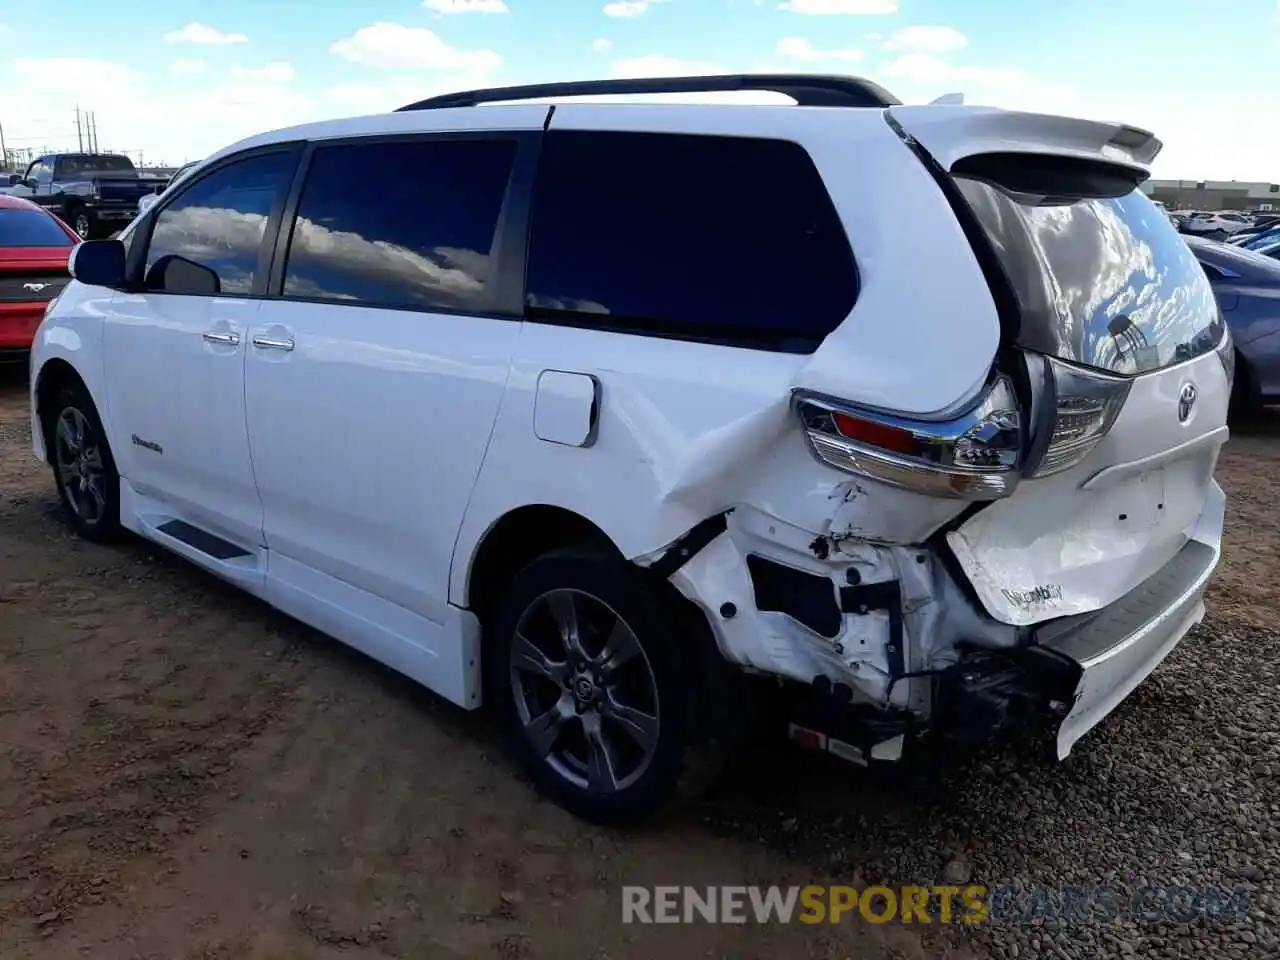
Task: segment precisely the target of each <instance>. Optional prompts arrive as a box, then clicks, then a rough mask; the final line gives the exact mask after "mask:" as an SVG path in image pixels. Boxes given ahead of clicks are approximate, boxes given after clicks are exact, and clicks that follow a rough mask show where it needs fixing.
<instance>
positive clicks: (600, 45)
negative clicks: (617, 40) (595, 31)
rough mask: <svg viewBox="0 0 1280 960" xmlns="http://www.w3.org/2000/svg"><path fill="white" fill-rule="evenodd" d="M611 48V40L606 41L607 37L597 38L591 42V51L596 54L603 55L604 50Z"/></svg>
mask: <svg viewBox="0 0 1280 960" xmlns="http://www.w3.org/2000/svg"><path fill="white" fill-rule="evenodd" d="M612 46H613V41H612V40H610V39H608V38H607V37H599V38H597V39H596V40H595V41H593V42H592V44H591V49H592V50H594V51H595V52H596V53H604V52H605V51H606V50H608V49H609V48H610V47H612Z"/></svg>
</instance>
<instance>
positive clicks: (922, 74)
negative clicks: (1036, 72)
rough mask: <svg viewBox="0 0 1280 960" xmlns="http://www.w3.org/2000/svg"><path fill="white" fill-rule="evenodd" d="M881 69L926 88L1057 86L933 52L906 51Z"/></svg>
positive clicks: (1044, 88)
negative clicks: (976, 65) (939, 86)
mask: <svg viewBox="0 0 1280 960" xmlns="http://www.w3.org/2000/svg"><path fill="white" fill-rule="evenodd" d="M877 72H878V73H880V74H881V75H883V76H886V77H893V78H895V79H899V80H905V81H906V82H907V83H910V84H914V85H917V86H922V87H934V86H938V85H940V84H941V85H945V84H952V85H954V84H957V83H960V84H964V83H968V84H972V85H975V86H978V87H985V88H993V89H1001V90H1009V89H1018V88H1023V89H1025V88H1030V87H1038V88H1040V92H1045V91H1049V90H1052V89H1055V87H1054V85H1047V84H1040V83H1037V81H1035V80H1034V79H1033V78H1032V77H1031V76H1029V75H1028V74H1027V73H1026V72H1025V71H1023V70H1017V69H1014V68H1012V67H974V66H969V65H966V64H952V63H948V62H947V61H946V60H943V59H942V58H941V57H937V56H934V55H933V54H931V53H904V54H902V56H900V57H897V58H896V59H894V60H890V61H889V62H888V63H886V64H884V65H883V66H881V67H880V68H879V70H878V71H877ZM1056 89H1057V90H1059V91H1060V92H1065V91H1066V90H1068V89H1069V88H1068V87H1065V86H1061V85H1059V86H1057V87H1056Z"/></svg>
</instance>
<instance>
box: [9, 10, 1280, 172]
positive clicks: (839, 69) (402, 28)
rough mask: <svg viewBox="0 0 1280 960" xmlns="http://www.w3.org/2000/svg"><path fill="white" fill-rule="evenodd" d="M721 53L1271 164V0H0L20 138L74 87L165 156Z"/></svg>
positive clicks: (55, 120) (63, 107) (105, 143)
mask: <svg viewBox="0 0 1280 960" xmlns="http://www.w3.org/2000/svg"><path fill="white" fill-rule="evenodd" d="M69 38H71V39H69ZM72 40H74V42H72ZM720 70H731V71H760V70H788V71H814V72H824V73H855V74H861V75H866V76H870V77H872V78H874V79H876V80H878V81H880V82H881V83H883V84H884V85H885V86H887V87H888V88H889V89H890V90H892V91H893V92H894V93H896V94H897V95H898V96H899V97H901V98H902V99H904V100H907V101H909V102H913V101H921V100H928V99H931V98H933V97H935V96H938V95H939V94H942V93H951V92H963V93H964V94H965V95H966V99H967V100H968V102H971V103H988V104H995V105H997V106H1007V107H1010V108H1016V109H1031V110H1043V111H1046V112H1055V113H1068V114H1075V115H1080V116H1089V117H1096V118H1099V119H1114V120H1123V121H1126V122H1129V123H1135V124H1138V125H1140V126H1145V127H1148V128H1150V129H1152V130H1154V131H1156V133H1157V134H1158V135H1159V136H1160V137H1161V138H1162V139H1163V140H1164V141H1165V144H1166V148H1165V151H1164V153H1163V154H1162V155H1161V157H1159V158H1158V159H1157V161H1156V166H1155V174H1156V175H1157V176H1161V177H1184V178H1194V179H1203V178H1211V179H1241V180H1246V179H1248V180H1272V181H1275V180H1280V125H1277V124H1276V123H1275V119H1274V118H1275V116H1276V112H1277V111H1276V108H1277V105H1278V102H1280V0H1163V2H1157V0H1035V2H1033V0H966V2H964V3H961V2H960V0H649V2H645V0H610V2H606V0H364V2H362V3H360V4H351V5H348V4H340V3H338V2H336V0H331V2H329V3H324V2H320V0H313V2H309V3H303V2H301V0H275V2H266V3H264V2H255V3H250V2H248V0H220V2H218V3H213V2H205V0H129V2H128V3H127V4H104V3H102V2H101V0H59V2H57V3H55V4H51V5H48V6H38V7H33V6H31V5H29V4H24V5H19V4H16V3H12V2H0V124H2V125H3V129H4V133H5V138H6V141H7V144H8V146H9V147H10V148H13V147H28V148H34V149H39V148H41V147H45V146H48V147H50V148H54V149H57V148H63V149H66V148H68V147H73V146H74V145H75V143H76V126H75V108H76V106H77V104H78V105H79V106H80V107H82V108H84V109H87V110H92V111H94V114H95V116H96V121H97V129H98V137H99V141H100V145H101V147H102V148H103V149H123V150H128V151H130V152H131V153H133V154H134V155H135V158H136V156H137V154H138V153H139V152H141V153H142V155H143V157H144V158H145V159H146V160H147V161H151V160H157V161H164V162H168V163H178V162H182V161H184V160H187V159H195V158H197V157H200V156H203V155H204V154H206V153H208V152H210V151H212V150H214V149H217V148H218V147H220V146H223V145H225V144H227V143H230V142H232V141H234V140H236V139H239V138H240V137H242V136H247V135H249V134H251V133H255V132H258V131H261V130H264V129H270V128H272V127H278V126H285V125H288V124H292V123H298V122H303V121H307V120H312V119H317V118H322V117H331V116H343V115H351V114H356V113H368V112H376V111H381V110H386V109H390V108H392V107H395V106H398V105H400V104H401V103H404V102H406V101H408V100H412V99H416V98H418V97H421V96H426V95H429V94H431V93H435V92H442V91H446V90H451V89H462V88H466V87H468V86H478V85H494V84H500V83H520V82H534V81H543V80H556V79H579V78H590V77H610V76H645V75H661V74H680V73H707V72H718V71H720Z"/></svg>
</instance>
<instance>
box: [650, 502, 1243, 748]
mask: <svg viewBox="0 0 1280 960" xmlns="http://www.w3.org/2000/svg"><path fill="white" fill-rule="evenodd" d="M1224 508H1225V495H1224V494H1223V493H1222V490H1221V489H1220V488H1219V487H1218V486H1217V484H1212V486H1211V488H1210V490H1209V492H1208V495H1207V497H1206V500H1205V502H1204V505H1203V510H1202V512H1201V515H1200V517H1199V518H1198V520H1197V521H1196V523H1195V524H1193V525H1192V527H1191V529H1188V530H1187V531H1186V534H1185V536H1186V541H1185V543H1184V545H1183V546H1182V548H1181V549H1180V550H1179V552H1178V553H1177V554H1175V556H1174V557H1173V558H1172V559H1171V560H1170V561H1169V562H1168V563H1166V564H1165V565H1164V566H1163V567H1161V568H1160V569H1159V570H1158V571H1157V572H1156V573H1155V574H1154V575H1152V576H1151V577H1149V578H1148V579H1147V580H1145V581H1144V582H1142V583H1141V584H1139V585H1138V586H1137V587H1135V588H1134V589H1133V590H1131V591H1129V592H1128V593H1127V594H1125V595H1123V596H1121V597H1120V598H1119V599H1117V600H1116V601H1114V602H1113V603H1111V604H1109V605H1108V606H1106V607H1104V608H1102V609H1101V610H1098V611H1094V612H1091V613H1085V614H1079V615H1076V616H1070V617H1062V618H1059V619H1055V620H1051V621H1046V622H1044V623H1041V624H1039V625H1035V626H1031V627H1021V628H1019V627H1013V626H1010V625H1008V624H1003V623H1000V622H998V621H996V620H995V619H994V618H992V617H991V616H990V615H988V614H987V613H986V612H985V611H984V610H981V609H980V608H979V606H978V605H977V604H976V603H975V602H974V601H973V600H972V598H971V597H970V596H969V595H967V594H966V593H965V591H964V588H963V586H962V585H961V584H959V583H958V582H957V580H956V579H955V577H954V576H953V575H952V574H951V572H950V570H949V567H948V564H947V563H946V562H945V561H944V558H943V557H942V556H941V554H940V552H938V551H935V550H932V549H930V548H928V547H924V546H897V545H889V544H877V543H871V542H867V541H857V540H845V541H839V542H833V543H831V544H829V546H830V549H829V550H827V551H815V550H814V549H813V542H812V534H811V533H807V532H805V531H804V530H802V529H800V528H796V527H792V526H789V525H787V524H784V523H782V522H781V521H779V520H777V518H775V517H771V516H769V515H768V514H765V513H763V512H762V511H759V510H756V509H754V508H751V507H739V508H737V509H735V510H733V511H731V512H729V513H728V514H726V515H720V516H718V517H716V518H713V522H708V524H707V525H706V528H705V529H701V525H700V528H695V531H691V534H690V536H689V538H688V539H687V541H682V542H680V543H678V544H677V545H675V547H673V549H672V550H671V551H668V552H667V554H666V555H664V556H662V557H660V558H656V562H653V563H651V564H650V569H651V570H654V571H655V572H659V573H660V574H661V575H663V576H664V577H668V578H669V579H670V580H671V582H672V583H673V584H674V585H675V586H676V587H677V588H678V589H679V590H680V591H681V592H682V593H684V594H685V596H687V597H689V598H690V599H691V600H694V601H695V602H696V603H697V604H698V605H699V606H700V607H701V608H702V609H703V610H704V611H705V612H706V613H707V615H708V618H709V620H710V622H711V626H712V631H713V633H714V635H715V637H716V640H717V643H718V645H719V647H720V650H721V652H722V653H723V654H724V656H725V658H726V659H727V660H728V661H729V662H730V663H734V664H736V665H738V666H740V667H743V668H745V669H747V670H749V671H751V672H755V673H761V674H765V675H771V676H775V677H778V678H781V679H783V680H788V681H793V682H794V685H796V686H798V687H799V688H800V690H801V691H804V690H807V691H809V692H810V693H809V695H808V696H810V697H811V698H812V699H813V700H815V701H830V702H828V703H826V706H827V707H831V706H834V707H836V708H837V713H841V714H845V715H846V716H847V718H848V719H850V720H851V719H853V718H854V717H862V718H867V722H868V723H869V724H870V727H869V728H868V730H867V731H866V733H867V736H865V737H858V736H856V734H855V733H854V732H850V728H849V724H848V723H846V722H845V721H844V720H843V719H842V720H841V722H839V723H835V722H834V721H833V722H831V723H822V724H819V723H816V722H815V723H813V724H807V723H806V724H805V726H806V727H807V728H809V729H808V733H809V734H812V733H813V732H814V729H817V730H819V731H820V732H822V733H824V734H825V735H826V736H827V737H839V739H840V740H841V741H846V742H856V743H858V744H859V749H858V751H857V752H859V753H860V755H862V756H863V757H864V758H865V759H868V760H869V759H875V757H874V755H873V753H872V749H871V748H872V747H873V746H874V745H876V744H883V743H887V742H889V741H891V740H896V742H897V743H898V744H901V742H902V741H901V739H900V738H898V737H897V736H896V734H897V733H905V734H906V735H907V740H908V741H910V740H911V739H913V737H916V736H920V735H933V736H938V737H943V738H948V739H950V738H956V739H961V740H968V741H975V740H976V741H980V740H985V739H988V738H989V737H990V736H993V735H995V734H996V733H998V732H1000V731H1002V730H1008V729H1010V728H1015V729H1016V728H1019V727H1020V725H1022V724H1025V723H1026V722H1028V721H1030V720H1033V719H1039V720H1046V719H1047V720H1051V721H1060V725H1059V728H1058V732H1057V753H1058V756H1059V758H1064V757H1066V756H1067V755H1068V754H1069V753H1070V752H1071V749H1072V747H1073V746H1074V745H1075V743H1076V742H1077V741H1078V740H1079V739H1080V738H1081V737H1082V736H1084V735H1085V734H1086V733H1088V732H1089V731H1090V730H1091V729H1092V728H1093V727H1094V726H1096V725H1097V724H1098V723H1099V722H1100V721H1101V720H1103V719H1104V718H1105V717H1106V716H1107V715H1108V714H1110V713H1111V712H1112V711H1113V710H1114V709H1115V708H1116V706H1117V705H1118V704H1119V703H1120V702H1121V701H1122V700H1123V699H1124V698H1125V697H1127V696H1128V695H1129V694H1130V693H1131V692H1132V691H1133V690H1134V688H1136V687H1137V686H1138V684H1140V683H1141V682H1142V681H1143V680H1144V679H1145V678H1146V677H1147V676H1148V675H1149V674H1150V673H1151V672H1152V671H1153V670H1154V669H1155V668H1156V667H1157V666H1158V665H1159V664H1160V662H1161V661H1162V660H1163V659H1164V658H1165V657H1166V656H1167V655H1168V654H1169V652H1170V651H1171V650H1172V649H1173V648H1174V647H1175V646H1176V645H1177V643H1178V642H1179V641H1180V640H1181V639H1182V638H1183V637H1184V636H1185V635H1186V634H1187V632H1188V631H1189V630H1190V629H1191V628H1192V627H1193V626H1194V625H1195V624H1196V623H1198V622H1199V621H1200V620H1201V619H1202V618H1203V616H1204V603H1203V596H1204V591H1205V588H1206V586H1207V584H1208V581H1209V580H1210V578H1211V576H1212V574H1213V572H1214V570H1215V568H1216V566H1217V563H1218V558H1219V554H1220V543H1221V535H1222V522H1223V513H1224ZM789 686H790V685H789ZM828 713H830V711H828ZM885 724H888V726H885ZM872 728H874V729H872ZM833 752H834V751H833ZM893 752H895V753H896V752H898V748H895V750H894V751H893ZM886 759H888V758H887V757H886Z"/></svg>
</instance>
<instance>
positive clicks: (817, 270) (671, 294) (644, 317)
mask: <svg viewBox="0 0 1280 960" xmlns="http://www.w3.org/2000/svg"><path fill="white" fill-rule="evenodd" d="M856 294H857V273H856V270H855V267H854V262H853V255H852V253H851V251H850V248H849V242H848V239H847V238H846V236H845V233H844V228H843V226H842V225H841V223H840V219H839V217H838V215H837V213H836V210H835V208H834V207H833V205H832V203H831V198H830V197H829V196H828V194H827V191H826V188H825V186H824V185H823V182H822V178H821V176H820V175H819V173H818V171H817V169H816V168H815V167H814V165H813V161H812V160H811V159H810V158H809V155H808V154H807V153H806V152H805V150H804V148H803V147H801V146H799V145H798V144H796V143H791V142H789V141H782V140H767V139H755V138H739V137H719V136H690V135H675V134H651V133H596V132H585V131H581V132H580V131H560V132H556V131H553V132H551V133H549V134H547V136H546V138H545V140H544V143H543V147H542V153H541V156H540V158H539V161H538V177H537V185H536V187H535V191H534V207H533V225H532V231H531V239H530V249H529V266H528V289H527V295H526V300H527V303H526V306H527V310H528V311H529V315H530V317H531V318H534V319H543V320H546V321H549V322H566V323H582V324H587V325H591V326H597V327H604V328H608V329H617V330H622V331H626V332H633V333H643V334H649V335H657V336H670V337H676V338H680V339H692V340H705V341H710V342H720V343H730V344H738V345H743V346H754V347H763V348H769V349H780V350H789V351H795V352H808V351H812V350H813V349H815V348H816V347H817V345H818V344H819V343H820V342H821V341H822V339H823V338H824V337H826V336H827V334H829V333H830V332H831V331H832V330H834V329H835V328H836V327H837V326H838V325H839V324H840V323H841V322H842V321H843V320H844V319H845V317H846V316H848V314H849V312H850V310H851V309H852V308H853V302H854V298H855V297H856Z"/></svg>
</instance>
